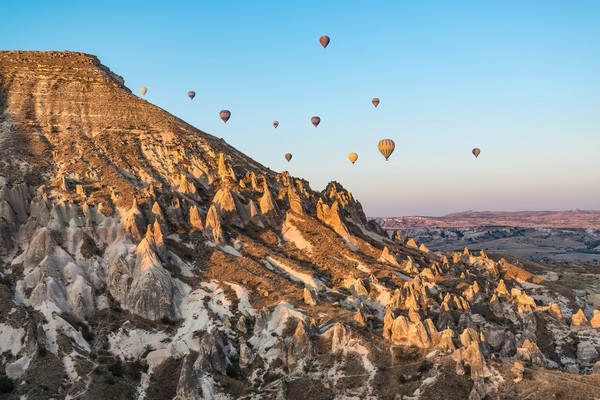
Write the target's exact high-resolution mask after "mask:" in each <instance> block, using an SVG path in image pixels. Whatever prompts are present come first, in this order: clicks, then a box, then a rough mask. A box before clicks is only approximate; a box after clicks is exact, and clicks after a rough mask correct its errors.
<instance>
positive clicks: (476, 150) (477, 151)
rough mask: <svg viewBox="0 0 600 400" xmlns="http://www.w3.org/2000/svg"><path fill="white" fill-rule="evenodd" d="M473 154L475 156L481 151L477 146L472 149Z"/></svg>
mask: <svg viewBox="0 0 600 400" xmlns="http://www.w3.org/2000/svg"><path fill="white" fill-rule="evenodd" d="M472 153H473V155H474V156H475V158H477V157H479V153H481V150H479V147H475V148H474V149H473V151H472Z"/></svg>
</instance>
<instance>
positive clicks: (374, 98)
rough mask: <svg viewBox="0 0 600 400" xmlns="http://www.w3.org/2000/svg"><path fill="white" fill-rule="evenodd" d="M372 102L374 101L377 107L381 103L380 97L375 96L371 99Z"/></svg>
mask: <svg viewBox="0 0 600 400" xmlns="http://www.w3.org/2000/svg"><path fill="white" fill-rule="evenodd" d="M371 103H373V105H374V106H375V107H377V106H378V105H379V99H378V98H377V97H373V100H371Z"/></svg>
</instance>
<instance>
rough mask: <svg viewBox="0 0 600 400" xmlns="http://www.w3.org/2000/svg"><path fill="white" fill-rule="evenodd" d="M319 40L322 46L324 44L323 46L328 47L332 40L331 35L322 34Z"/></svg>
mask: <svg viewBox="0 0 600 400" xmlns="http://www.w3.org/2000/svg"><path fill="white" fill-rule="evenodd" d="M319 42H321V46H323V48H324V49H326V48H327V46H328V45H329V42H330V39H329V36H325V35H323V36H321V37H320V38H319Z"/></svg>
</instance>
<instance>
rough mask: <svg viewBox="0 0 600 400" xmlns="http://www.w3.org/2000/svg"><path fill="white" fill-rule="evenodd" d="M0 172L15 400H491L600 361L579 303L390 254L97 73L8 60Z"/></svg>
mask: <svg viewBox="0 0 600 400" xmlns="http://www.w3.org/2000/svg"><path fill="white" fill-rule="evenodd" d="M0 154H2V157H0V277H1V282H0V299H1V300H2V302H1V304H2V313H0V354H2V361H1V362H0V378H1V379H9V380H10V381H11V382H13V383H14V387H13V388H12V389H11V392H10V394H8V395H9V396H12V397H9V398H11V399H13V398H14V399H18V398H57V399H58V398H98V396H100V397H102V396H104V397H114V398H135V397H138V398H148V399H156V398H175V397H176V396H177V397H178V398H182V399H184V398H187V399H197V398H238V397H243V398H251V397H252V398H291V399H293V398H303V397H304V396H305V395H306V393H307V388H317V391H318V392H319V394H320V395H322V397H323V398H371V399H372V398H394V397H395V396H397V397H401V396H409V397H410V396H414V391H415V390H416V388H418V390H419V391H420V392H419V393H421V392H422V393H421V395H422V397H423V398H450V395H448V394H447V393H450V392H449V391H450V390H454V392H452V393H454V394H455V396H457V397H455V398H486V396H487V398H495V396H499V395H500V393H501V392H502V390H504V389H503V388H504V387H505V382H507V381H509V380H512V379H515V380H517V381H518V380H520V379H522V378H523V374H524V371H525V370H524V369H523V368H522V367H523V365H524V364H526V365H528V369H527V373H528V374H529V373H530V370H532V371H533V372H531V373H532V374H535V371H536V368H539V369H541V368H548V369H556V370H558V369H563V370H567V369H569V368H571V369H573V370H574V369H577V371H582V372H586V373H587V372H588V371H592V370H593V368H594V365H595V363H597V362H598V361H599V360H598V359H599V355H598V350H599V349H598V348H597V343H599V341H598V340H599V336H598V335H600V333H599V332H598V327H599V326H600V322H599V321H600V314H599V313H598V311H597V310H595V311H593V312H592V311H591V310H590V308H589V305H587V304H586V303H585V302H584V301H583V300H582V299H581V298H580V297H577V296H571V297H567V296H564V295H562V294H561V293H559V292H558V291H555V290H553V289H552V288H550V287H546V286H544V284H543V282H542V281H541V280H539V279H537V280H536V279H535V278H534V276H533V275H532V274H530V273H528V272H526V271H524V270H522V269H520V268H518V267H517V266H515V265H512V264H509V263H508V262H505V261H503V260H501V261H498V262H496V261H494V260H492V259H490V258H488V256H487V255H486V254H485V252H479V253H473V254H471V253H470V252H469V251H468V249H465V251H464V252H461V253H436V252H433V251H430V250H428V249H427V247H425V246H424V245H418V244H417V242H416V241H415V240H414V239H412V238H407V237H404V235H400V234H395V235H393V237H392V239H390V237H389V236H388V235H387V234H386V232H385V231H384V230H383V229H381V227H379V226H377V225H376V224H373V223H372V222H368V221H367V218H366V216H365V214H364V212H363V210H362V206H361V205H360V203H359V202H358V201H357V200H356V199H355V198H354V197H353V196H352V194H351V193H350V192H348V191H347V190H346V189H344V188H343V187H342V185H341V184H339V183H337V182H332V183H330V184H329V185H327V187H326V188H325V190H323V191H322V192H317V191H314V190H312V189H311V188H310V185H309V183H308V182H306V181H305V180H303V179H300V178H296V177H293V176H291V175H290V174H289V173H287V172H281V173H276V172H274V171H271V170H270V169H268V168H266V167H264V166H262V165H260V164H259V163H257V162H256V161H254V160H252V159H251V158H249V157H248V156H246V155H244V154H242V153H240V152H239V151H237V150H236V149H234V148H233V147H231V146H229V145H228V144H227V143H225V142H224V141H223V140H222V139H218V138H215V137H213V136H211V135H209V134H207V133H205V132H202V131H200V130H198V129H196V128H194V127H192V126H190V125H188V124H186V123H185V122H183V121H181V120H180V119H178V118H176V117H174V116H172V115H170V114H168V113H167V112H165V111H164V110H161V109H160V108H158V107H156V106H154V105H152V104H150V103H148V102H147V101H145V100H143V99H140V98H138V97H137V96H135V95H134V94H133V93H131V91H130V90H129V89H127V88H126V87H125V86H124V80H123V79H122V78H121V77H119V76H117V75H116V74H114V73H113V72H111V71H110V70H109V69H108V68H107V67H105V66H103V65H102V64H100V62H99V61H98V59H97V58H95V57H94V56H90V55H87V54H82V53H69V52H0ZM586 313H587V314H588V315H587V316H586ZM567 320H568V321H569V323H567V322H566V321H567ZM549 343H551V344H552V346H551V345H550V344H549ZM491 359H494V361H493V362H490V360H491ZM517 360H520V361H517ZM521 362H522V363H523V364H521ZM529 365H531V367H529ZM503 367H506V368H503ZM511 369H512V372H510V371H511ZM507 371H508V372H507ZM503 374H504V375H503ZM539 376H540V377H541V376H543V375H539ZM582 379H583V380H585V379H587V378H586V377H585V376H583V375H582ZM417 381H418V382H417ZM456 382H458V383H460V384H459V385H455V383H456ZM550 384H552V383H550ZM562 384H563V385H567V384H568V383H564V382H563V383H562ZM507 390H508V389H507ZM510 390H516V391H517V392H514V393H512V394H511V396H513V397H515V398H519V397H523V396H521V394H523V392H519V390H521V391H522V390H524V389H523V388H521V387H520V386H516V387H511V389H510ZM456 391H459V392H456ZM456 393H458V394H456ZM436 396H437V397H436ZM469 396H470V397H469ZM410 398H412V397H410Z"/></svg>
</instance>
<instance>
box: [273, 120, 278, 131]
mask: <svg viewBox="0 0 600 400" xmlns="http://www.w3.org/2000/svg"><path fill="white" fill-rule="evenodd" d="M278 126H279V121H273V128H275V129H277V127H278Z"/></svg>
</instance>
